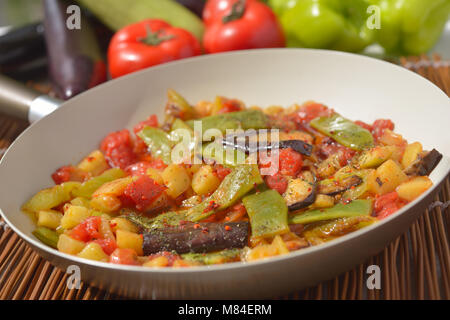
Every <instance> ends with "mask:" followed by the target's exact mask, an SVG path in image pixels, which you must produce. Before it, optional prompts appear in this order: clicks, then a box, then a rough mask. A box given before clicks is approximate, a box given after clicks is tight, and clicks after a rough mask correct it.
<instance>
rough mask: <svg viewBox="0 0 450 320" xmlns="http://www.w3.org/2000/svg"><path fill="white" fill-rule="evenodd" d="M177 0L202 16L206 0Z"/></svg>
mask: <svg viewBox="0 0 450 320" xmlns="http://www.w3.org/2000/svg"><path fill="white" fill-rule="evenodd" d="M176 2H178V3H179V4H181V5H183V6H185V7H186V8H188V9H189V10H191V11H192V12H193V13H195V14H196V15H197V16H199V17H200V18H201V17H202V14H203V8H204V7H205V4H206V0H176Z"/></svg>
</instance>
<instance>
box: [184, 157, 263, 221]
mask: <svg viewBox="0 0 450 320" xmlns="http://www.w3.org/2000/svg"><path fill="white" fill-rule="evenodd" d="M261 183H263V180H262V178H261V175H260V174H259V169H258V166H257V165H249V164H243V165H239V166H237V167H236V168H235V169H234V170H233V171H231V173H230V174H229V175H227V176H226V177H225V179H223V181H222V183H221V184H220V185H219V187H218V188H217V189H216V191H214V193H213V194H212V195H211V196H209V197H208V198H206V199H205V200H203V202H202V203H200V204H198V205H196V206H195V207H192V208H191V209H189V210H188V211H187V214H186V216H187V220H189V221H194V222H195V221H200V220H203V219H205V218H207V217H209V216H210V215H212V214H214V213H215V212H217V211H218V210H223V209H226V208H228V207H230V206H232V205H233V204H235V203H236V202H237V201H238V200H239V199H240V198H242V197H243V196H244V195H246V194H247V193H248V192H249V191H250V190H252V189H253V188H254V187H255V185H258V184H261Z"/></svg>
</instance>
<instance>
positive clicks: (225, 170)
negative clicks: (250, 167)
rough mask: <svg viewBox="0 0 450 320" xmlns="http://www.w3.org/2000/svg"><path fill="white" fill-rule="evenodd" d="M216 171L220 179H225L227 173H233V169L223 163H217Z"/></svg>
mask: <svg viewBox="0 0 450 320" xmlns="http://www.w3.org/2000/svg"><path fill="white" fill-rule="evenodd" d="M214 172H215V173H216V176H217V178H219V180H220V181H222V180H223V179H225V177H226V176H227V175H229V174H230V173H231V169H230V168H226V167H224V166H222V165H216V166H215V167H214Z"/></svg>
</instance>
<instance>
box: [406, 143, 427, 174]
mask: <svg viewBox="0 0 450 320" xmlns="http://www.w3.org/2000/svg"><path fill="white" fill-rule="evenodd" d="M421 152H422V144H421V143H420V142H414V143H410V144H408V146H407V147H406V149H405V152H404V153H403V157H402V166H403V168H407V167H409V166H410V164H411V163H413V162H414V161H415V160H416V159H417V157H418V156H419V154H420V153H421Z"/></svg>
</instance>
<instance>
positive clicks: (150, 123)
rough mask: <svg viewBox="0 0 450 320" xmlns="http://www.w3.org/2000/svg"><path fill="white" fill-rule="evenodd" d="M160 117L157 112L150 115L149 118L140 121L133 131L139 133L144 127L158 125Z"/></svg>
mask: <svg viewBox="0 0 450 320" xmlns="http://www.w3.org/2000/svg"><path fill="white" fill-rule="evenodd" d="M158 126H159V125H158V117H157V116H156V115H155V114H152V115H151V116H150V117H148V119H147V120H144V121H141V122H139V123H138V124H137V125H135V126H134V128H133V131H134V133H135V134H137V133H138V132H139V131H141V130H142V129H144V128H145V127H155V128H156V127H158Z"/></svg>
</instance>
